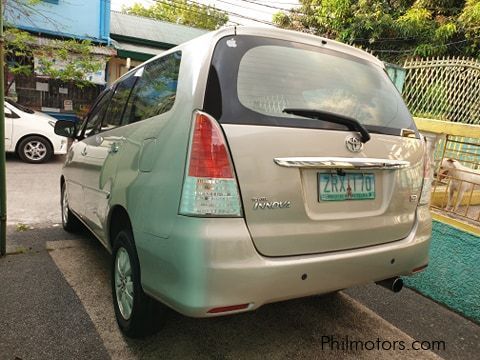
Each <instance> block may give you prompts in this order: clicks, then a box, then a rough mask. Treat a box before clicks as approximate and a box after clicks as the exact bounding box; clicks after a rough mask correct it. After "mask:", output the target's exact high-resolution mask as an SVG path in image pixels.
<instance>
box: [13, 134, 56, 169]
mask: <svg viewBox="0 0 480 360" xmlns="http://www.w3.org/2000/svg"><path fill="white" fill-rule="evenodd" d="M17 153H18V156H19V157H20V159H22V160H23V161H25V162H28V163H31V164H40V163H43V162H46V161H48V160H50V159H51V158H52V156H53V149H52V145H51V144H50V142H49V141H48V140H47V139H45V138H43V137H41V136H28V137H26V138H25V139H23V140H22V141H21V142H20V144H19V145H18V151H17Z"/></svg>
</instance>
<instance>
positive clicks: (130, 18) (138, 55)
mask: <svg viewBox="0 0 480 360" xmlns="http://www.w3.org/2000/svg"><path fill="white" fill-rule="evenodd" d="M110 24H111V26H110V37H111V38H112V45H113V46H114V47H115V49H116V50H117V56H116V57H113V58H111V59H110V61H109V64H108V77H107V78H108V82H109V83H111V82H113V81H115V80H116V79H118V78H119V77H120V76H122V75H123V74H125V73H126V72H127V71H128V70H129V69H131V68H133V67H135V66H137V65H139V64H141V63H142V62H144V61H146V60H148V59H150V58H152V57H153V56H155V55H158V54H160V53H162V52H163V51H165V50H168V49H171V48H173V47H175V46H177V45H180V44H182V43H184V42H187V41H189V40H192V39H194V38H196V37H198V36H201V35H203V34H205V33H207V30H202V29H197V28H193V27H190V26H185V25H179V24H174V23H170V22H166V21H159V20H154V19H149V18H145V17H141V16H136V15H129V14H123V13H120V12H117V11H112V12H111V20H110Z"/></svg>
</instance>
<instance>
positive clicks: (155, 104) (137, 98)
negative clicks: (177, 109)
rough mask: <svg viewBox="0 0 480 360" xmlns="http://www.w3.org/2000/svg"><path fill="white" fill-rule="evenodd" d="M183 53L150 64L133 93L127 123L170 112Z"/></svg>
mask: <svg viewBox="0 0 480 360" xmlns="http://www.w3.org/2000/svg"><path fill="white" fill-rule="evenodd" d="M180 59H181V53H180V52H175V53H173V54H169V55H166V56H164V57H162V58H160V59H158V60H155V61H153V62H151V63H148V64H147V65H146V66H145V68H144V69H143V73H142V75H141V77H140V78H139V79H138V80H137V81H138V82H137V84H136V86H135V88H134V90H133V91H132V95H131V97H130V101H129V104H128V106H127V109H126V111H125V116H124V117H125V120H124V121H125V122H128V123H133V122H137V121H141V120H144V119H148V118H151V117H153V116H156V115H159V114H162V113H164V112H167V111H168V110H170V109H171V108H172V106H173V104H174V102H175V95H176V93H177V81H178V72H179V69H180Z"/></svg>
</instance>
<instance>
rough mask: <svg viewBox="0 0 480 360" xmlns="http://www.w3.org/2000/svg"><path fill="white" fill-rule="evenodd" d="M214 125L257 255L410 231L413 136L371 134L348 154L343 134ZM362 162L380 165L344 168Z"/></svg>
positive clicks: (354, 244) (416, 175) (416, 147)
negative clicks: (220, 129) (219, 132)
mask: <svg viewBox="0 0 480 360" xmlns="http://www.w3.org/2000/svg"><path fill="white" fill-rule="evenodd" d="M222 127H223V130H224V132H225V135H226V138H227V141H228V143H229V147H230V151H231V156H232V159H233V163H234V166H235V171H236V173H237V177H238V182H239V187H240V191H241V194H242V199H243V206H244V211H245V219H246V223H247V226H248V228H249V230H250V233H251V236H252V239H253V242H254V243H255V246H256V248H257V249H258V251H259V252H260V253H262V254H263V255H267V256H285V255H299V254H312V253H322V252H331V251H339V250H346V249H354V248H360V247H365V246H373V245H378V244H383V243H387V242H392V241H397V240H400V239H402V238H404V237H406V236H407V235H408V234H409V232H410V230H411V229H412V227H413V225H414V222H415V209H416V206H417V199H418V197H419V195H420V191H421V185H422V171H423V160H422V159H423V146H422V143H421V141H420V140H419V139H414V138H405V137H400V136H392V135H383V134H382V135H381V134H371V136H372V139H371V140H370V141H369V142H368V143H366V144H365V146H364V149H363V150H362V152H361V153H352V152H350V151H349V150H347V147H346V146H345V142H346V138H347V137H348V136H351V135H352V133H351V132H349V131H330V130H323V129H301V128H287V127H273V126H258V125H239V124H223V125H222ZM299 158H300V159H299ZM304 158H308V159H304ZM275 159H277V160H276V161H275ZM362 159H364V160H365V159H367V160H368V161H370V160H371V159H383V160H384V162H385V163H387V164H386V166H382V168H380V169H379V168H375V166H372V167H371V168H366V169H362V170H355V169H349V166H350V163H351V162H352V161H356V162H357V163H358V162H359V161H360V162H361V160H362ZM302 160H304V161H302ZM307 160H312V161H307ZM313 160H322V161H321V162H320V163H319V162H318V161H316V162H315V161H313ZM329 160H330V162H329ZM388 163H390V165H393V168H391V167H390V166H388ZM364 165H365V164H364ZM367 165H368V163H367ZM373 165H375V164H373ZM376 165H378V164H376ZM397 165H400V166H398V168H396V166H397Z"/></svg>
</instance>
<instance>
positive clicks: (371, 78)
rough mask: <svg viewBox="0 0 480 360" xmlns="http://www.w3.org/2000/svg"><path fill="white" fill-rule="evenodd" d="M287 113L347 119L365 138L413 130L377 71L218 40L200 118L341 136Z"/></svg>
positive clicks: (336, 55)
mask: <svg viewBox="0 0 480 360" xmlns="http://www.w3.org/2000/svg"><path fill="white" fill-rule="evenodd" d="M219 98H220V99H221V101H220V102H219V101H218V99H219ZM285 108H301V109H309V110H319V111H327V112H330V113H335V114H338V115H344V116H348V117H351V118H354V119H356V120H357V121H359V122H360V123H362V124H363V125H365V126H366V128H367V129H368V130H369V131H371V132H378V133H385V134H392V135H399V134H400V133H401V129H403V128H407V129H412V130H416V129H415V125H414V123H413V120H412V117H411V115H410V113H409V112H408V110H407V108H406V106H405V104H404V102H403V100H402V98H401V96H400V94H399V93H398V91H397V89H396V88H395V86H394V85H393V84H392V82H391V80H390V79H389V77H388V75H387V74H386V73H385V71H384V70H383V69H382V68H381V67H379V66H378V65H375V64H372V63H370V62H368V61H366V60H363V59H359V58H357V57H354V56H351V55H347V54H344V53H340V52H336V51H333V50H329V49H328V45H327V48H321V47H314V46H310V45H305V44H301V43H295V42H290V41H284V40H277V39H270V38H263V37H255V36H245V35H239V36H233V37H227V38H224V39H222V40H220V41H219V43H218V44H217V46H216V49H215V53H214V56H213V60H212V67H211V70H210V74H209V81H208V85H207V94H206V99H205V111H207V112H209V113H211V114H212V115H213V116H215V117H216V118H217V119H218V120H219V121H220V122H223V123H239V124H257V125H272V126H290V127H307V128H328V129H336V128H338V129H342V130H343V129H344V128H343V127H342V126H341V125H334V124H332V123H328V122H325V121H321V120H312V119H306V118H302V117H298V116H295V115H290V114H286V113H284V112H283V109H285Z"/></svg>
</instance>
